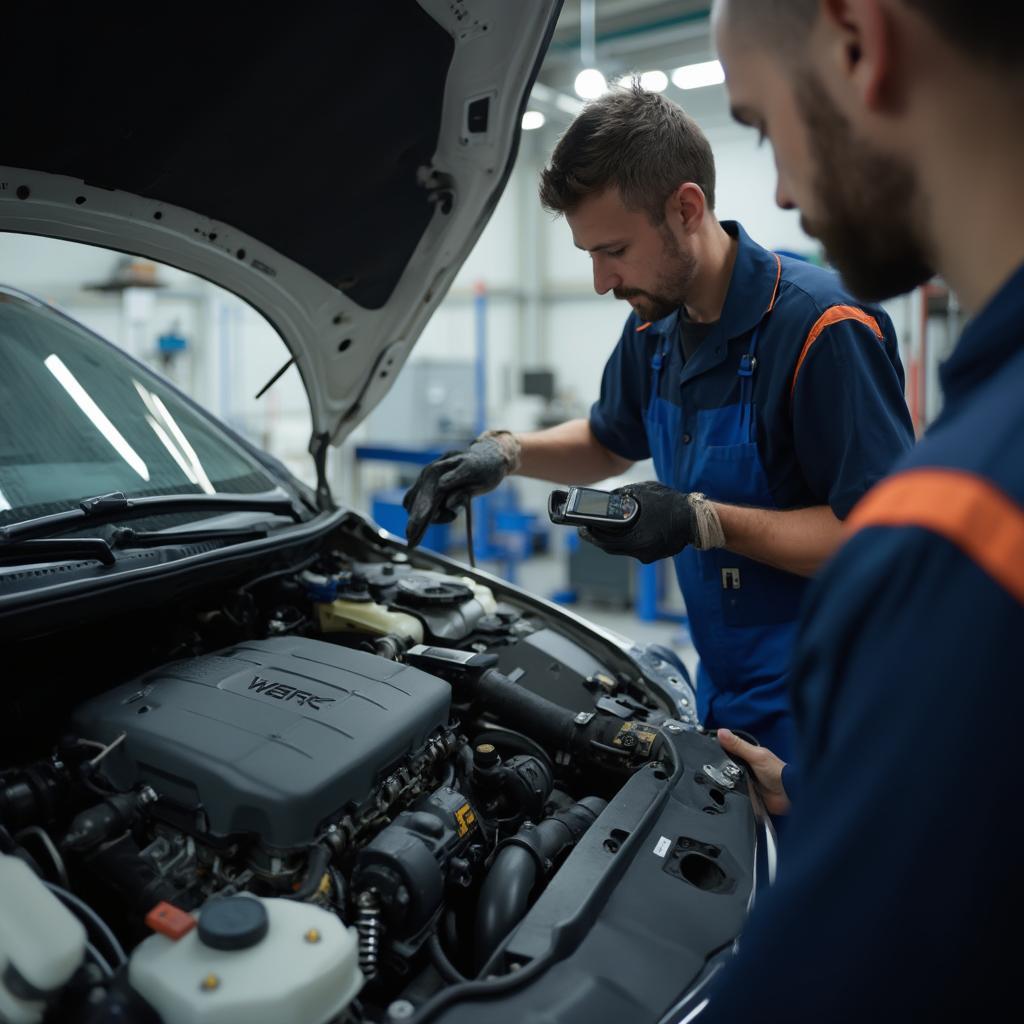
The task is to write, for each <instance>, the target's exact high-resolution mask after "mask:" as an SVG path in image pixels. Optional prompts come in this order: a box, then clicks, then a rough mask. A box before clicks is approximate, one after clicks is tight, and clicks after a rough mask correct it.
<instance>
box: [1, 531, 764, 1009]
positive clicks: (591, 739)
mask: <svg viewBox="0 0 1024 1024" xmlns="http://www.w3.org/2000/svg"><path fill="white" fill-rule="evenodd" d="M496 590H498V591H499V592H498V593H496V592H495V591H496ZM103 623H104V624H103V625H102V626H99V625H96V624H85V625H80V626H69V627H67V628H65V629H64V630H63V631H62V632H60V633H57V634H56V635H52V634H51V635H47V636H39V637H37V638H34V639H33V640H31V641H27V642H25V643H24V644H22V645H21V646H20V647H18V648H16V649H13V650H12V652H11V656H12V658H13V659H14V661H15V664H16V669H15V674H18V673H20V674H21V675H22V676H25V675H26V673H27V672H29V671H31V672H32V673H33V677H34V678H35V679H37V680H41V681H42V682H41V683H40V684H39V685H36V686H33V687H22V688H20V689H17V690H16V691H15V692H14V694H13V696H12V698H11V702H10V710H11V713H10V714H9V715H8V716H7V719H6V722H5V724H4V725H3V726H2V727H0V728H2V730H3V737H2V738H3V740H4V746H5V749H6V750H8V751H10V752H12V753H13V754H14V756H13V757H10V759H9V760H8V761H6V762H5V764H4V766H3V770H2V771H0V854H2V855H3V856H2V861H3V862H13V861H15V860H18V861H20V862H22V863H23V864H27V865H29V867H30V868H31V872H32V877H33V879H34V880H35V881H34V882H33V883H32V884H27V883H25V880H24V879H21V881H20V882H17V879H18V878H20V876H19V875H17V871H20V867H19V868H15V866H13V865H12V866H11V877H12V878H14V879H15V880H16V881H11V882H10V883H9V885H10V887H11V888H10V890H9V891H11V892H14V891H17V892H19V893H28V892H30V891H31V890H32V886H33V885H36V884H38V885H39V886H42V887H45V889H46V890H47V891H48V892H49V893H50V894H52V895H56V896H57V897H58V900H59V902H60V904H61V906H62V907H63V908H64V910H65V911H66V912H67V914H68V915H69V917H70V918H71V919H72V920H73V921H76V922H78V923H79V924H80V925H81V926H82V927H84V935H85V938H84V939H83V943H84V944H83V947H82V954H81V962H80V963H78V964H76V965H74V969H73V970H69V971H68V973H67V977H66V978H65V979H64V980H63V981H62V982H61V983H60V984H53V983H51V984H50V986H49V987H46V986H43V985H42V984H41V983H40V982H38V981H32V978H31V977H30V975H31V976H32V977H34V976H35V975H33V970H37V971H41V970H42V967H41V966H40V965H41V964H45V963H46V962H47V953H46V951H45V950H44V949H42V948H41V949H40V950H39V951H37V953H36V954H34V955H36V956H37V957H38V958H39V960H38V963H35V961H33V959H32V954H31V953H30V951H26V949H19V950H14V951H12V950H11V949H8V948H5V943H4V932H3V928H2V927H0V960H2V959H3V958H4V957H6V959H7V969H6V973H5V979H7V982H6V983H5V984H6V987H5V985H0V1019H3V1017H4V1013H5V1012H6V1013H8V1014H9V1015H11V1019H12V1020H13V1019H24V1020H26V1021H32V1020H39V1021H43V1020H54V1021H56V1020H59V1021H68V1022H73V1024H74V1022H78V1021H87V1022H92V1021H100V1020H106V1019H118V1020H123V1021H128V1022H131V1021H165V1022H175V1021H190V1020H211V1021H212V1020H246V1021H261V1020H267V1021H273V1020H275V1019H276V1020H285V1019H288V1020H294V1021H296V1022H300V1021H323V1022H327V1021H343V1020H347V1021H353V1022H355V1021H371V1020H372V1021H388V1020H406V1019H410V1020H411V1019H416V1020H427V1019H434V1018H437V1019H440V1018H442V1017H443V1019H445V1020H448V1019H452V1020H454V1019H458V1014H459V1013H461V1012H463V1010H465V1011H466V1012H469V1010H471V1009H472V1002H471V1000H472V998H473V997H474V995H475V994H476V993H477V992H478V990H479V989H480V987H481V986H487V985H492V986H494V985H497V986H499V988H500V987H501V986H506V987H508V988H509V989H510V990H511V989H513V988H515V987H516V985H517V984H518V983H519V981H520V979H521V981H522V987H523V991H526V990H527V988H528V985H527V982H528V980H529V976H530V975H531V972H539V971H540V970H541V966H542V965H550V963H551V962H553V960H552V958H554V960H563V961H565V962H566V963H568V962H570V961H571V958H569V960H566V950H565V949H563V950H561V951H560V952H558V955H557V956H556V955H555V954H556V946H557V945H558V943H557V942H556V941H555V940H556V938H557V937H558V936H559V935H561V936H562V938H560V939H559V940H558V941H562V942H564V941H566V940H565V938H564V934H563V933H565V922H566V921H569V920H571V919H573V917H574V915H575V916H578V915H579V913H580V910H581V908H582V907H585V906H589V905H590V904H593V908H592V913H593V915H597V914H599V913H602V912H604V911H602V910H601V907H600V901H599V899H598V897H599V895H600V894H601V893H602V892H603V893H604V898H605V900H606V899H607V895H608V893H609V892H610V891H611V889H610V888H609V887H611V886H613V885H614V884H616V883H615V876H616V872H617V871H618V872H619V873H621V872H623V871H625V870H626V869H625V868H624V867H623V868H619V869H616V868H615V856H616V855H618V854H619V852H620V850H623V851H624V852H625V851H626V850H628V849H631V848H632V846H631V844H632V843H634V842H635V843H637V844H641V843H644V842H647V840H646V839H645V838H644V836H646V834H647V832H648V831H649V830H650V828H652V827H654V826H653V824H652V823H653V822H654V820H655V819H654V814H655V810H656V809H657V808H658V807H662V811H661V812H660V813H661V814H662V816H663V817H664V815H665V814H667V813H668V810H666V808H667V809H669V810H671V812H672V813H673V814H676V815H683V816H684V818H685V819H686V820H687V821H688V822H690V824H689V825H688V826H687V827H686V828H685V829H683V831H681V832H680V831H679V829H676V832H679V834H678V835H677V834H676V833H671V834H666V835H658V836H655V839H656V840H657V842H656V845H655V846H654V848H653V849H654V853H655V859H654V862H653V864H651V865H648V866H647V867H645V868H644V869H643V871H644V872H646V874H644V876H643V878H644V881H643V883H642V885H643V887H644V888H643V890H642V891H643V892H644V894H645V897H646V898H649V899H654V900H659V899H661V897H660V896H658V895H657V892H658V889H657V887H659V886H664V885H665V884H666V882H665V878H668V877H670V876H671V878H673V879H675V881H674V882H670V883H668V884H669V885H670V888H669V890H668V892H669V893H670V894H673V895H678V896H679V897H680V899H681V901H682V902H681V903H680V906H679V907H677V910H680V912H681V911H682V908H683V904H685V903H686V901H687V900H695V901H696V903H694V906H695V907H700V908H701V909H700V911H699V913H700V914H701V915H711V916H712V917H714V919H715V920H714V925H713V926H712V925H710V924H709V925H707V927H708V928H709V929H710V933H713V934H714V936H715V938H714V939H713V940H712V939H711V938H708V939H707V940H706V941H707V943H708V948H707V949H705V951H704V954H702V955H697V954H695V955H694V962H693V970H694V971H697V970H698V968H701V967H703V964H704V960H705V959H706V957H707V955H708V954H709V953H710V952H712V951H714V950H717V949H720V948H722V946H723V944H726V943H727V941H728V940H729V939H730V938H731V937H734V935H735V933H736V931H738V927H739V921H740V920H741V919H742V912H743V911H744V910H745V907H746V902H747V900H748V899H749V895H750V888H751V885H752V872H753V866H752V863H751V862H750V858H751V857H752V851H753V847H754V838H753V836H754V833H753V829H754V825H753V818H752V815H751V813H750V803H749V797H748V795H747V793H746V786H745V783H744V782H743V780H742V775H743V773H742V770H741V769H740V768H739V767H738V766H736V765H734V764H732V763H731V762H728V759H726V758H724V755H722V752H721V750H720V748H718V747H717V744H716V743H715V742H714V740H713V739H711V738H709V737H706V736H704V735H702V734H701V732H700V730H699V728H697V726H696V723H695V722H694V720H693V718H692V716H691V714H690V711H689V709H690V708H692V691H691V690H690V688H689V685H688V682H687V680H686V679H685V670H684V669H683V668H682V666H681V665H679V664H678V663H677V662H675V661H674V660H673V658H672V656H671V652H665V651H658V650H655V651H652V650H648V651H645V652H642V651H640V650H639V649H636V650H635V651H634V652H633V653H632V660H631V658H630V657H626V656H624V654H623V652H622V651H621V650H619V651H616V650H613V649H611V648H609V649H608V650H602V649H600V647H599V645H595V644H594V643H589V644H588V643H587V642H586V639H585V637H584V635H583V634H582V633H580V632H579V631H578V630H574V628H572V626H571V624H569V625H567V624H565V623H560V622H559V621H558V620H557V619H556V618H554V617H553V616H552V615H548V614H545V612H544V610H543V609H542V608H541V609H538V608H536V607H530V605H529V604H528V603H526V602H524V601H521V600H517V598H516V595H515V593H514V592H512V591H505V592H501V589H500V588H498V587H496V586H490V585H488V583H487V582H486V581H485V580H484V579H483V578H481V576H480V574H475V575H473V576H470V575H463V574H462V572H461V571H460V570H459V569H458V568H453V567H452V566H450V565H444V564H443V563H442V562H441V560H437V559H433V560H432V559H431V558H430V557H428V556H421V555H417V556H416V561H415V562H413V561H411V560H410V557H409V555H408V554H407V553H406V552H404V551H402V550H400V549H398V548H397V547H395V546H389V545H387V544H384V543H381V542H379V541H375V542H374V543H369V542H368V540H367V537H366V535H365V532H363V533H362V534H360V533H359V532H358V531H357V532H349V533H346V532H342V533H339V534H338V535H336V536H335V537H334V538H332V542H331V543H330V544H327V545H323V546H321V547H320V549H319V550H317V551H316V552H314V553H313V554H312V555H307V556H305V557H303V558H302V559H300V560H299V561H298V562H297V563H295V564H293V565H291V566H289V567H285V568H280V567H278V568H275V569H274V570H273V571H270V572H263V573H257V574H255V575H252V574H250V576H249V577H248V578H242V579H240V580H238V581H236V582H235V584H234V585H231V586H229V585H226V584H222V585H220V586H218V587H215V588H209V587H208V588H206V589H205V590H203V591H202V592H199V593H196V594H189V595H187V596H184V595H183V597H182V599H181V601H180V603H179V604H178V605H177V606H176V607H175V608H174V610H173V612H167V611H166V610H165V611H164V612H163V613H162V614H161V615H160V616H156V615H154V612H153V609H152V608H137V609H130V608H125V609H124V610H123V611H122V613H121V614H120V615H118V616H107V617H105V618H104V619H103ZM688 762H692V763H688ZM684 790H685V793H686V796H685V797H684V796H683V795H682V794H683V792H684ZM627 822H629V823H630V824H628V826H627V824H626V823H627ZM643 823H646V824H643ZM641 824H643V827H642V828H641ZM662 827H663V828H667V826H662ZM673 827H674V826H673ZM681 828H682V826H680V829H681ZM634 832H635V833H636V835H635V836H634ZM684 840H685V842H684ZM638 848H639V847H638ZM594 851H597V852H596V854H595V852H594ZM620 861H622V862H623V863H625V861H623V859H622V858H621V857H620ZM574 864H578V867H574ZM670 865H674V866H675V867H674V874H673V873H672V872H669V871H668V868H669V866H670ZM652 871H655V872H656V877H655V875H652V874H651V872H652ZM4 879H5V872H4V870H0V893H3V892H7V891H8V890H7V889H5V888H4V886H5V882H4ZM23 883H25V884H23ZM651 886H654V887H655V888H651ZM648 890H649V891H648ZM691 890H692V892H691ZM708 894H715V898H714V899H712V901H711V903H707V904H705V903H704V902H701V901H702V900H705V901H706V900H707V899H708ZM684 897H685V898H684ZM19 898H22V897H19ZM24 898H25V899H28V898H29V896H27V895H25V896H24ZM567 898H568V901H569V902H568V903H567V902H566V900H567ZM42 899H43V897H42V895H40V896H39V900H40V901H42ZM573 904H574V905H573ZM40 905H41V904H40ZM726 907H727V908H728V910H727V912H724V913H723V909H724V908H726ZM588 913H589V911H588ZM559 915H561V916H559ZM654 916H657V915H656V914H655V915H654ZM545 920H547V922H548V923H547V924H546V925H545V924H544V923H543V922H544V921H545ZM559 920H561V922H562V924H561V925H559V924H558V921H559ZM171 922H173V924H172V923H171ZM197 922H198V926H197ZM296 928H301V929H302V931H301V934H302V935H304V936H305V940H304V941H305V945H304V946H301V947H299V948H296V947H294V942H295V941H297V940H296V939H295V936H296V934H299V933H297V932H296V931H295V929H296ZM545 929H546V930H545ZM70 933H71V931H70V930H69V931H68V934H70ZM710 933H709V934H710ZM583 935H584V933H583V932H581V933H580V935H579V936H578V937H577V940H576V943H577V947H578V948H579V950H583V948H584V946H585V942H584V939H583ZM545 936H546V938H544V937H545ZM673 941H677V942H678V943H680V944H681V945H680V949H682V948H683V947H684V946H685V944H686V943H690V942H693V941H694V940H693V937H692V935H684V934H682V933H680V935H679V936H677V937H676V938H675V939H674V940H673ZM700 941H701V942H704V941H705V940H704V939H703V938H702V939H701V940H700ZM311 945H315V946H316V947H317V949H316V952H317V955H319V956H321V957H322V958H326V959H323V960H322V961H320V962H319V965H318V966H317V968H316V970H315V971H313V968H312V966H311V964H312V961H310V960H309V958H308V957H305V953H306V952H308V950H307V947H308V946H311ZM662 945H664V946H665V948H666V950H667V949H668V946H667V945H666V944H665V943H664V942H662ZM328 946H329V947H330V948H328ZM299 953H302V954H303V956H301V957H300V956H299V955H298V954H299ZM49 955H51V956H52V955H53V954H52V952H51V953H50V954H49ZM69 955H70V954H69ZM580 955H582V954H580ZM619 955H620V954H613V955H611V956H610V957H606V954H604V953H601V954H600V956H599V960H600V962H601V963H605V967H606V969H607V970H613V969H614V960H615V958H616V957H617V956H619ZM19 958H20V959H19ZM606 961H607V962H606ZM34 963H35V966H33V964H34ZM282 963H287V964H289V965H291V966H290V968H289V970H288V971H284V969H283V968H282V969H277V968H275V974H276V975H277V980H276V981H275V984H274V986H273V991H270V990H267V991H263V989H262V988H261V986H262V985H263V984H264V979H265V977H266V972H267V970H268V969H269V968H268V967H267V965H268V964H282ZM596 969H597V968H595V970H596ZM283 974H286V975H287V977H285V978H284V979H283V980H282V975H283ZM40 976H41V975H40ZM236 976H237V977H238V978H243V977H244V978H246V979H247V980H246V981H245V982H244V983H241V984H240V983H238V982H233V983H232V984H228V980H229V979H234V978H236ZM549 976H550V977H552V978H554V976H555V974H554V972H550V971H549ZM11 978H14V979H15V980H14V982H13V983H9V982H10V979H11ZM197 979H198V981H197ZM325 979H327V980H325ZM669 984H670V988H669V989H668V990H667V992H668V994H669V995H671V993H672V992H674V991H676V989H672V988H671V985H673V984H675V985H676V986H677V989H678V979H674V980H673V981H671V982H670V983H669ZM204 985H206V986H207V987H206V988H204V987H203V986H204ZM210 986H212V988H211V987H210ZM651 987H652V986H648V989H651ZM657 987H658V986H657V985H654V986H653V988H655V989H657ZM214 991H216V995H211V993H213V992H214ZM460 993H462V994H463V995H460ZM543 998H547V997H543ZM667 998H668V996H666V995H665V994H664V993H661V992H660V990H659V991H651V992H650V999H651V1001H652V1005H662V1004H664V1003H665V1000H666V999H667ZM280 1000H284V1002H283V1003H282V1002H280ZM12 1006H13V1007H15V1008H16V1009H18V1011H19V1012H20V1013H21V1014H22V1016H21V1017H18V1018H15V1017H14V1016H13V1012H14V1011H13V1010H11V1008H10V1007H12ZM282 1006H287V1007H288V1009H287V1010H282V1009H281V1007H282ZM299 1006H301V1007H302V1009H301V1010H299V1009H297V1007H299ZM508 1006H509V1010H508V1013H509V1014H510V1015H511V1016H509V1017H508V1018H507V1019H510V1020H514V1019H521V1018H520V1017H518V1016H517V1015H518V1014H520V1013H521V1012H523V1011H522V1010H521V1009H519V1008H516V1007H515V1006H514V1005H513V1003H512V1002H509V1004H508ZM662 1008H664V1006H662ZM478 1009H479V1006H478V1007H477V1010H478ZM281 1013H284V1014H285V1015H284V1016H280V1014H281ZM218 1014H220V1016H218ZM275 1014H278V1015H279V1016H277V1017H275V1016H274V1015H275ZM445 1014H447V1016H445ZM567 1019H568V1018H567Z"/></svg>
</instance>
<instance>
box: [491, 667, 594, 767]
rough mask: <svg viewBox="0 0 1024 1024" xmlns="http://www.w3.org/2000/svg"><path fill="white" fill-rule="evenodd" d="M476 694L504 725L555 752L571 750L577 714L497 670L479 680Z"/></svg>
mask: <svg viewBox="0 0 1024 1024" xmlns="http://www.w3.org/2000/svg"><path fill="white" fill-rule="evenodd" d="M474 694H475V696H476V698H477V699H478V700H479V702H480V703H481V704H482V705H483V706H484V707H485V708H486V709H487V710H488V711H491V712H493V713H494V714H495V715H496V716H497V717H498V718H499V720H500V721H502V722H503V723H504V722H507V723H508V724H509V725H511V726H513V727H514V728H516V729H520V730H522V731H523V732H524V733H526V734H527V735H528V736H530V737H532V738H533V739H535V740H539V741H540V742H541V743H543V744H545V745H547V746H550V747H552V748H554V749H555V750H566V749H568V748H569V746H570V741H571V739H572V737H573V734H574V732H575V731H576V724H575V718H576V714H575V712H573V711H567V710H566V709H565V708H563V707H562V706H561V705H560V704H556V703H554V701H550V700H548V699H547V698H546V697H541V696H540V695H539V694H536V693H533V692H532V691H530V690H527V689H525V688H524V687H522V686H519V685H518V684H517V683H513V682H512V681H511V680H510V679H509V678H508V677H507V676H504V675H502V674H501V673H500V672H496V671H495V670H493V669H491V670H489V671H487V672H484V673H483V675H481V676H480V678H479V679H478V680H477V681H476V683H475V685H474Z"/></svg>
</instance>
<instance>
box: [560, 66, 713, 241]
mask: <svg viewBox="0 0 1024 1024" xmlns="http://www.w3.org/2000/svg"><path fill="white" fill-rule="evenodd" d="M685 182H694V183H695V184H697V185H699V186H700V188H701V190H702V191H703V193H704V198H705V200H706V201H707V205H708V209H709V210H713V209H714V208H715V159H714V157H713V156H712V154H711V146H710V145H709V144H708V140H707V139H706V138H705V137H704V133H703V132H702V131H701V130H700V128H699V126H698V125H697V122H696V121H694V120H693V118H692V117H690V116H689V115H688V114H687V113H686V112H685V111H684V110H683V109H682V108H681V107H679V106H677V105H676V104H675V103H673V102H672V101H671V100H667V99H665V98H664V97H663V96H659V95H658V94H657V93H653V92H647V91H646V90H645V89H642V88H641V87H640V83H639V81H638V80H636V79H632V80H631V81H630V82H629V83H628V84H625V85H617V86H614V87H613V88H612V89H611V90H609V91H608V92H607V93H605V94H604V95H603V96H602V97H601V98H600V99H597V100H594V101H593V102H592V103H588V104H587V105H586V107H584V108H583V111H582V112H581V113H580V114H579V116H578V117H577V118H576V120H575V121H573V123H572V124H571V125H569V127H568V128H567V129H566V132H565V134H564V135H563V136H562V137H561V138H560V139H559V140H558V145H557V146H556V147H555V151H554V153H552V154H551V162H550V163H549V164H548V166H547V167H545V168H544V170H543V171H542V172H541V176H540V201H541V205H542V206H543V207H544V208H545V209H546V210H550V211H551V212H552V213H569V212H571V211H572V210H573V209H575V208H576V206H578V205H579V203H580V202H581V201H582V200H583V199H584V198H585V197H586V196H589V195H593V194H595V193H598V192H603V191H604V190H605V189H607V188H612V187H614V188H617V189H618V190H619V193H620V194H621V195H622V201H623V203H625V205H626V207H627V208H628V209H632V210H643V211H644V212H645V213H646V214H647V215H648V216H649V217H650V219H651V222H652V223H654V224H661V223H662V221H664V219H665V201H666V200H667V199H668V197H669V196H670V195H671V194H672V193H673V192H674V191H675V190H676V189H677V188H678V187H679V186H680V185H682V184H684V183H685Z"/></svg>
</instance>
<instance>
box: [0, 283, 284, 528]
mask: <svg viewBox="0 0 1024 1024" xmlns="http://www.w3.org/2000/svg"><path fill="white" fill-rule="evenodd" d="M275 486H276V482H275V481H274V480H272V479H271V478H270V477H269V476H268V475H267V472H266V471H265V470H264V468H263V467H262V466H261V465H260V464H259V463H258V462H256V461H255V459H253V458H252V456H250V455H249V454H248V453H247V452H246V451H245V450H244V449H243V448H242V447H241V446H240V445H238V444H236V443H235V441H233V440H232V438H231V437H230V436H229V435H228V434H226V433H225V432H224V431H222V430H220V429H219V428H218V427H217V425H216V423H215V422H213V421H211V420H209V419H206V418H205V417H204V416H203V415H202V414H200V413H198V412H196V411H195V410H194V409H193V408H192V407H191V406H189V405H188V404H187V403H186V402H185V401H184V400H183V399H182V398H181V397H180V396H179V395H178V394H177V393H176V392H175V391H174V390H173V389H172V388H170V387H169V386H168V385H167V384H165V383H164V382H163V381H161V380H160V378H159V377H157V376H156V375H155V374H153V373H151V372H150V371H148V370H146V369H145V368H144V367H142V366H140V365H138V364H137V363H134V362H132V361H131V360H130V359H128V358H127V357H126V356H125V355H124V354H123V353H121V352H120V351H118V350H117V349H116V348H114V347H113V346H112V345H108V344H107V343H105V342H104V341H102V340H101V339H100V338H98V337H97V336H96V335H94V334H92V333H91V332H89V331H87V330H86V329H85V328H83V327H81V326H80V325H79V324H77V323H75V322H74V321H73V320H69V319H67V318H65V317H63V316H61V315H60V314H59V313H57V312H56V311H54V310H52V309H50V308H49V307H47V306H44V305H42V304H41V303H37V302H34V301H32V300H29V299H27V298H25V297H22V296H19V295H16V294H12V293H11V292H8V291H3V290H0V525H2V524H6V523H11V522H16V521H18V520H22V519H27V518H31V517H35V516H40V515H48V514H50V513H53V512H60V511H63V510H64V509H67V508H71V507H73V506H74V505H76V504H77V503H78V502H79V501H81V500H82V499H83V498H88V497H91V496H94V495H99V494H105V493H109V492H112V491H123V492H124V493H125V494H126V495H128V496H129V497H142V496H148V495H166V494H204V493H205V494H215V493H233V494H253V493H260V492H263V491H269V490H271V489H273V488H274V487H275Z"/></svg>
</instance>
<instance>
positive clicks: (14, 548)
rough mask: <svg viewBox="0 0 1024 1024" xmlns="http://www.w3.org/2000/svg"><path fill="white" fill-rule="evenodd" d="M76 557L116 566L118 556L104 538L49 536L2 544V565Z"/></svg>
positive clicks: (0, 551) (0, 561) (0, 557)
mask: <svg viewBox="0 0 1024 1024" xmlns="http://www.w3.org/2000/svg"><path fill="white" fill-rule="evenodd" d="M73 558H86V559H90V560H91V559H95V560H96V561H97V562H102V563H103V564H104V565H113V564H114V563H115V562H116V561H117V559H116V558H115V556H114V552H113V550H112V549H111V547H110V545H109V544H108V543H107V542H106V541H105V540H104V539H103V538H102V537H46V538H44V539H42V540H14V541H10V542H9V543H7V544H4V545H2V546H0V565H31V564H32V563H33V562H65V561H70V560H71V559H73Z"/></svg>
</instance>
